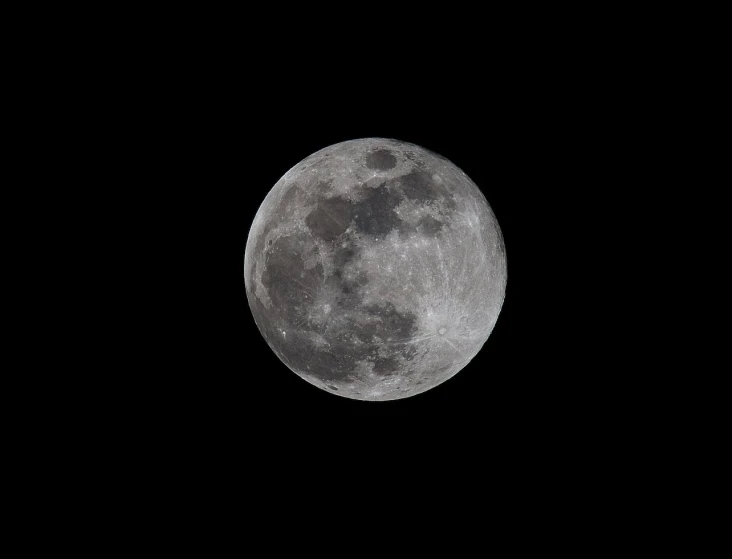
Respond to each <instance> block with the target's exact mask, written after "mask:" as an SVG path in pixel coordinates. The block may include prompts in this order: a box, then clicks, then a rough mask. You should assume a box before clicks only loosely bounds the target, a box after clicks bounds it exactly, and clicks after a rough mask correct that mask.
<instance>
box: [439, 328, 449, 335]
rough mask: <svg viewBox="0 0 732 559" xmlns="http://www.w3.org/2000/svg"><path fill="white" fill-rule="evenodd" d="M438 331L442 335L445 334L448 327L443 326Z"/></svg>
mask: <svg viewBox="0 0 732 559" xmlns="http://www.w3.org/2000/svg"><path fill="white" fill-rule="evenodd" d="M438 332H439V333H440V335H443V334H444V333H445V332H447V328H445V327H442V328H440V329H439V330H438Z"/></svg>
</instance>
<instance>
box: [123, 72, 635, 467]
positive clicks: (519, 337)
mask: <svg viewBox="0 0 732 559" xmlns="http://www.w3.org/2000/svg"><path fill="white" fill-rule="evenodd" d="M242 64H243V63H242ZM182 76H183V77H182V79H181V82H180V84H178V83H177V82H175V85H174V86H171V84H170V82H169V81H166V85H165V87H164V88H163V89H162V91H164V93H160V94H158V97H159V98H155V99H153V100H152V101H150V100H148V101H147V108H146V111H147V112H146V113H145V114H146V115H148V116H149V120H148V121H147V122H146V128H145V134H144V136H145V137H144V139H143V141H142V146H144V148H145V149H144V153H146V154H147V155H146V157H149V158H150V159H151V160H153V161H154V162H155V171H154V172H155V173H156V174H154V175H148V176H147V177H146V181H147V182H143V184H142V186H141V187H140V194H141V196H140V198H141V199H142V200H145V202H144V203H146V204H147V203H148V202H149V206H150V210H149V211H150V213H151V216H152V217H153V218H155V217H156V216H162V217H163V218H164V219H161V221H160V223H161V225H160V229H161V231H160V232H159V233H160V235H159V236H158V238H161V239H162V241H160V243H161V244H160V246H159V247H156V249H155V250H154V251H152V252H153V255H152V256H151V257H150V259H151V266H152V267H153V268H154V269H156V270H162V273H161V275H160V277H159V278H158V277H157V276H155V275H154V274H152V275H153V276H155V277H154V280H153V281H154V282H155V285H156V291H154V292H153V299H154V300H155V302H156V303H155V309H156V311H155V313H153V316H152V318H147V319H146V321H147V322H149V324H148V325H147V327H148V328H152V330H153V331H154V332H155V333H154V335H152V334H151V336H150V339H149V341H148V343H149V344H150V346H151V347H154V348H155V355H156V358H155V360H152V361H147V362H145V363H144V364H143V366H141V368H140V369H139V370H138V371H135V373H134V375H135V377H133V378H136V376H138V375H139V382H141V383H143V384H144V385H145V386H146V389H145V392H144V394H142V395H137V405H139V406H140V409H141V410H142V411H141V414H142V417H149V418H151V421H152V423H153V424H154V425H164V426H167V427H166V429H168V431H167V432H168V433H170V434H171V435H170V436H174V437H183V439H185V438H186V437H191V438H192V439H193V440H195V441H197V444H205V445H211V447H212V449H213V448H215V449H221V448H227V449H229V450H228V451H230V452H232V453H234V454H236V453H237V452H239V449H242V448H250V449H253V451H252V452H253V454H256V455H260V454H267V453H272V454H273V455H275V456H290V454H291V453H294V454H293V457H292V459H293V460H295V459H296V460H298V461H302V460H305V461H306V462H307V460H308V459H309V458H308V456H309V454H311V453H315V454H318V453H321V454H322V456H324V457H327V458H328V459H331V458H332V459H333V460H336V459H338V457H341V456H347V455H349V453H350V456H351V457H353V456H356V455H360V454H361V453H363V452H366V453H367V454H368V452H369V449H373V450H374V452H376V455H378V456H381V458H380V459H379V460H382V459H383V460H384V462H383V464H382V466H383V467H384V468H386V467H387V466H388V461H389V458H388V456H399V455H400V454H402V453H405V452H406V453H417V454H418V455H419V454H420V453H423V454H424V457H425V460H428V461H430V460H431V461H433V463H441V462H443V461H448V462H449V457H450V456H451V455H455V454H456V453H457V454H460V453H467V455H472V453H474V452H483V451H485V449H486V448H494V449H496V450H495V452H503V453H506V452H508V453H521V452H526V450H525V449H526V448H529V449H532V450H531V453H530V454H531V455H532V456H534V455H538V454H541V453H543V452H554V451H556V449H557V448H559V447H561V446H562V445H566V446H565V450H568V449H569V448H570V447H571V448H574V449H577V448H580V447H581V446H582V444H585V442H587V441H591V440H593V439H595V438H596V437H597V433H598V432H599V431H602V430H603V429H606V428H607V426H608V425H609V424H610V423H611V422H612V421H613V416H612V415H610V416H608V415H606V414H605V413H604V412H603V411H601V410H607V409H608V407H609V406H611V399H612V398H611V395H612V394H614V393H616V391H617V385H618V383H622V380H618V378H619V377H617V376H613V375H612V374H609V373H608V370H609V368H610V367H609V365H608V364H607V363H608V359H611V358H612V355H610V354H609V353H608V352H606V351H605V352H602V351H598V350H596V346H597V342H598V340H597V336H596V334H595V326H594V324H595V323H596V322H597V320H598V315H599V314H601V313H607V312H608V309H607V306H608V305H607V303H606V302H605V301H606V299H605V296H606V294H607V291H606V288H604V287H603V288H602V289H600V288H596V287H595V283H594V279H595V278H597V277H599V276H600V275H602V274H605V273H607V271H606V270H604V269H603V268H602V267H598V264H597V255H598V250H600V249H598V245H597V244H596V242H595V240H594V235H595V231H596V229H597V227H596V225H597V224H596V221H597V217H596V216H597V215H598V214H597V212H595V208H598V207H600V206H607V205H608V204H610V205H612V204H613V197H612V193H613V190H612V188H610V186H611V185H610V180H611V173H612V169H610V168H609V167H608V162H607V151H606V147H605V140H606V135H605V134H604V132H603V131H604V130H605V129H607V127H608V126H609V122H610V121H611V120H612V119H613V114H612V110H611V108H608V105H607V104H604V102H602V101H601V100H600V99H599V98H595V97H593V96H592V95H591V94H589V93H588V91H589V89H590V88H591V85H590V84H589V82H588V81H587V78H586V75H585V74H581V73H576V72H571V71H568V72H564V71H562V70H560V69H558V68H556V67H554V66H552V65H551V64H539V63H537V64H536V68H532V67H530V66H526V65H523V66H518V67H509V66H508V65H507V66H506V67H503V68H501V67H497V66H496V65H495V64H494V65H492V66H490V67H488V66H486V67H485V68H483V66H481V65H480V64H479V62H473V63H472V66H470V67H468V68H460V67H456V68H451V67H449V66H446V65H445V64H438V65H436V66H435V68H433V69H432V72H431V73H425V72H424V70H423V69H420V70H419V71H418V72H417V73H416V74H415V73H414V72H412V71H411V70H410V68H409V67H408V65H407V66H405V67H404V69H403V72H402V71H401V70H400V71H399V72H397V73H396V74H392V75H389V76H384V75H381V76H380V75H377V73H375V72H371V73H366V74H364V73H363V72H361V73H350V72H347V71H341V72H339V73H333V72H330V71H329V70H328V69H327V68H326V67H323V66H322V65H321V66H318V65H315V66H312V65H300V66H297V67H296V68H295V67H294V68H289V67H287V66H282V67H275V68H274V69H272V71H271V72H265V71H261V72H260V71H259V70H252V69H251V68H250V67H247V66H246V64H243V65H242V67H235V68H232V67H230V66H227V65H225V64H222V65H221V66H217V65H216V64H215V63H213V64H212V65H211V66H207V65H201V67H200V68H197V73H194V74H186V73H185V72H183V73H182ZM192 76H194V77H192ZM580 91H584V92H585V93H584V94H582V95H580V94H579V93H578V92H580ZM122 118H124V117H122ZM369 136H380V137H388V138H395V139H399V140H403V141H407V142H412V143H415V144H418V145H421V146H423V147H425V148H428V149H430V150H432V151H434V152H437V153H439V154H441V155H443V156H445V157H447V158H448V159H450V160H451V161H452V162H453V163H455V164H456V165H457V166H458V167H460V168H461V169H462V170H463V171H465V172H466V173H467V174H468V176H470V177H471V179H472V180H473V181H474V182H475V183H476V184H477V185H478V186H479V187H480V188H481V189H482V190H483V192H484V193H485V195H486V197H487V199H488V201H489V203H490V205H491V207H492V209H493V211H494V212H495V214H496V216H497V218H498V221H499V223H500V226H501V228H502V231H503V235H504V239H505V243H506V251H507V260H508V285H507V292H506V299H505V303H504V306H503V310H502V312H501V314H500V316H499V319H498V322H497V324H496V327H495V329H494V331H493V333H492V335H491V337H490V339H489V340H488V342H487V343H486V344H485V346H484V347H483V349H482V351H481V352H480V353H479V354H478V355H477V356H476V357H475V358H474V359H473V361H472V362H471V363H470V364H469V365H468V366H467V367H466V368H464V369H463V370H462V371H461V372H460V373H458V374H457V375H456V376H455V377H453V378H452V379H450V380H449V381H447V382H445V383H444V384H443V385H441V386H438V387H437V388H435V389H433V390H430V391H428V392H427V393H424V394H422V395H418V396H416V397H413V398H409V399H405V400H401V401H395V402H381V403H373V402H359V401H353V400H348V399H344V398H341V397H337V396H334V395H331V394H328V393H326V392H324V391H322V390H318V389H316V388H315V387H313V386H311V385H309V384H307V383H306V382H304V381H303V380H301V379H300V378H298V377H297V376H296V375H295V374H294V373H292V372H290V371H289V370H288V369H287V368H286V367H285V366H284V365H283V364H282V363H281V362H280V361H279V360H278V359H277V357H276V356H275V355H274V354H273V353H272V351H271V350H270V349H269V347H268V346H267V344H266V342H265V341H264V339H263V338H262V336H261V334H260V333H259V331H258V330H257V328H256V326H255V323H254V320H253V318H252V316H251V313H250V311H249V308H248V304H247V301H246V295H245V290H244V282H243V257H244V249H245V244H246V240H247V235H248V231H249V227H250V224H251V222H252V219H253V218H254V215H255V213H256V211H257V209H258V207H259V205H260V203H261V202H262V200H263V198H264V197H265V196H266V194H267V192H268V191H269V189H270V188H271V187H272V186H273V185H274V184H275V182H276V181H277V180H278V179H279V178H280V177H281V176H282V175H283V174H284V173H285V172H286V171H287V170H288V169H289V168H291V167H292V166H293V165H294V164H296V163H297V162H299V161H300V160H301V159H303V158H305V157H307V156H308V155H310V154H311V153H313V152H315V151H317V150H319V149H321V148H323V147H326V146H328V145H331V144H334V143H337V142H341V141H344V140H349V139H354V138H362V137H369ZM140 149H142V148H140ZM147 185H153V186H152V187H148V186H147ZM146 196H149V198H146ZM603 215H606V213H604V214H603ZM608 256H609V257H610V258H613V257H614V256H613V255H608ZM157 317H159V322H156V321H157V320H158V318H157ZM620 378H621V379H624V378H625V377H620ZM131 382H132V383H134V380H133V381H131ZM582 441H584V442H582ZM578 445H579V446H578ZM522 449H524V450H522ZM228 451H227V452H228ZM242 452H243V451H242ZM295 455H296V456H297V458H294V456H295ZM237 459H238V458H237ZM326 461H327V460H326Z"/></svg>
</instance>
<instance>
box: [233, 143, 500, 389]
mask: <svg viewBox="0 0 732 559" xmlns="http://www.w3.org/2000/svg"><path fill="white" fill-rule="evenodd" d="M244 283H245V286H246V293H247V299H248V302H249V307H250V309H251V311H252V315H253V316H254V320H255V322H256V324H257V327H258V328H259V330H260V332H261V333H262V336H263V337H264V339H265V340H266V341H267V343H268V344H269V346H270V347H271V348H272V350H273V351H274V353H275V354H276V355H277V356H278V357H279V358H280V360H281V361H282V362H283V363H284V364H285V365H287V367H288V368H289V369H290V370H292V371H293V372H294V373H296V374H297V375H298V376H300V377H301V378H302V379H304V380H306V381H307V382H309V383H310V384H313V385H314V386H317V387H318V388H320V389H322V390H326V391H328V392H330V393H332V394H337V395H339V396H344V397H346V398H353V399H357V400H372V401H373V400H396V399H400V398H407V397H409V396H414V395H415V394H419V393H421V392H425V391H426V390H429V389H431V388H434V387H435V386H437V385H439V384H441V383H443V382H444V381H446V380H447V379H449V378H450V377H452V376H453V375H455V374H456V373H458V371H460V370H461V369H463V368H464V367H465V366H466V365H467V364H468V363H469V362H470V360H471V359H472V358H473V357H475V355H476V354H477V353H478V352H479V351H480V349H481V347H482V346H483V344H484V343H485V342H486V340H487V339H488V337H489V336H490V333H491V331H492V330H493V327H494V326H495V324H496V320H497V319H498V314H499V313H500V311H501V306H502V305H503V299H504V295H505V291H506V250H505V246H504V242H503V235H502V233H501V229H500V227H499V226H498V221H497V220H496V217H495V215H494V214H493V211H492V210H491V208H490V206H489V205H488V202H487V201H486V198H485V196H484V195H483V193H482V192H481V191H480V190H479V189H478V187H477V186H476V185H475V184H474V183H473V181H471V180H470V178H469V177H468V176H467V175H466V174H465V173H464V172H463V171H461V170H460V169H459V168H458V167H456V166H455V165H454V164H453V163H451V162H450V161H448V160H447V159H445V158H444V157H441V156H440V155H437V154H436V153H433V152H431V151H429V150H427V149H425V148H422V147H420V146H417V145H414V144H409V143H405V142H400V141H397V140H390V139H383V138H366V139H359V140H351V141H347V142H342V143H339V144H336V145H332V146H329V147H327V148H324V149H322V150H320V151H318V152H316V153H314V154H312V155H310V156H309V157H307V158H305V159H304V160H302V161H301V162H300V163H298V164H297V165H295V166H294V167H293V168H292V169H290V170H289V171H288V172H287V173H286V174H285V175H284V176H283V177H282V178H281V179H280V180H279V181H278V182H277V183H276V184H275V185H274V187H273V188H272V190H271V191H270V192H269V194H268V195H267V196H266V197H265V199H264V201H263V202H262V205H261V206H260V208H259V211H258V212H257V214H256V216H255V218H254V222H253V223H252V226H251V229H250V231H249V237H248V239H247V245H246V253H245V256H244Z"/></svg>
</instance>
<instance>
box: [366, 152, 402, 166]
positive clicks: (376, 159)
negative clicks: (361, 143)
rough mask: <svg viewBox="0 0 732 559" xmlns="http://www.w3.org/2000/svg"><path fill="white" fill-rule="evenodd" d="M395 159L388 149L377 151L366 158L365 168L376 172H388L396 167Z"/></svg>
mask: <svg viewBox="0 0 732 559" xmlns="http://www.w3.org/2000/svg"><path fill="white" fill-rule="evenodd" d="M396 164H397V159H396V157H394V154H393V153H391V152H390V151H389V150H388V149H379V150H376V151H374V152H371V153H369V154H368V155H367V156H366V166H367V167H368V168H369V169H375V170H377V171H388V170H389V169H393V168H394V167H396Z"/></svg>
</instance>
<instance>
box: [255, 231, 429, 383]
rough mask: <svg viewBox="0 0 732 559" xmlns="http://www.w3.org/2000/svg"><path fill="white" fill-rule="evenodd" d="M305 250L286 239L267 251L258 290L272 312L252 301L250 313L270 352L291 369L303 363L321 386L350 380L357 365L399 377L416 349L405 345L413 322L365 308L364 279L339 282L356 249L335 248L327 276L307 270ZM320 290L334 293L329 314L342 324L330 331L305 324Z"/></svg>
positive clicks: (381, 308)
mask: <svg viewBox="0 0 732 559" xmlns="http://www.w3.org/2000/svg"><path fill="white" fill-rule="evenodd" d="M304 245H305V242H304V240H303V239H298V238H296V237H294V236H292V235H287V236H284V237H280V238H278V239H277V240H276V241H275V242H274V243H273V244H272V245H271V246H269V247H267V249H266V258H265V267H264V271H263V273H262V285H263V286H264V287H265V288H266V289H267V293H268V294H269V298H270V300H271V302H272V308H271V309H269V310H267V309H265V308H264V306H263V305H262V304H261V302H260V301H259V299H258V298H254V305H253V309H252V311H253V313H254V315H255V319H256V320H257V323H258V324H259V325H260V326H261V327H262V328H263V329H264V330H265V333H266V336H265V338H266V339H267V341H268V342H269V343H270V345H271V346H272V348H273V349H274V350H275V352H276V353H277V354H278V355H279V356H280V357H281V358H282V359H283V360H284V361H285V363H288V364H289V365H290V366H293V365H295V364H299V363H304V362H307V363H308V366H309V368H308V370H307V371H302V370H301V372H302V373H303V374H310V375H312V376H314V377H317V378H319V379H321V380H323V381H334V380H338V381H347V380H349V379H350V378H352V376H353V375H354V373H355V372H356V371H355V367H356V364H357V362H358V361H371V362H373V364H374V366H373V372H374V373H376V374H379V375H389V374H392V373H394V372H395V371H397V370H398V369H399V367H400V363H401V361H405V360H410V359H411V358H412V357H413V356H414V349H413V348H412V346H410V345H409V344H406V343H405V342H407V341H409V340H410V339H411V337H412V336H413V334H414V333H415V332H416V322H417V317H416V316H415V315H414V314H412V313H405V312H399V311H397V309H396V307H395V306H394V305H393V304H392V303H390V302H385V303H384V304H383V305H364V304H363V298H362V297H361V295H360V294H359V289H360V288H361V287H363V286H364V285H366V282H367V280H366V274H365V273H362V274H357V275H356V277H355V279H351V280H346V279H343V277H342V266H343V265H345V264H346V263H348V262H351V261H353V260H354V259H356V258H357V256H358V253H359V250H358V248H357V247H356V246H354V245H349V244H346V246H345V247H343V246H339V247H338V248H334V250H333V251H334V255H335V258H334V260H335V262H338V263H340V264H341V266H340V267H337V268H336V270H335V271H334V273H333V274H331V275H328V276H325V275H324V272H323V267H322V266H321V265H320V264H317V265H316V266H314V267H313V268H310V269H308V268H306V267H305V262H304V261H303V258H302V256H301V255H302V253H303V251H304ZM319 290H327V291H328V292H329V293H336V297H335V301H336V308H334V309H333V310H332V311H331V312H332V313H333V316H334V320H336V319H337V320H339V321H341V323H340V325H339V327H338V328H337V329H334V330H333V331H331V330H330V329H329V327H328V322H327V321H325V322H323V323H309V322H307V320H308V313H309V311H310V310H311V309H312V306H313V302H314V300H316V299H318V292H319ZM283 331H284V332H285V333H286V335H283V334H282V332H283ZM313 332H315V333H317V334H319V335H320V336H322V337H323V339H324V340H325V341H326V345H323V344H316V343H315V342H314V340H313V338H312V336H311V333H313ZM387 340H388V342H387V345H385V344H384V342H385V341H387ZM385 347H386V348H387V349H386V350H385V349H384V348H385ZM295 368H299V367H295Z"/></svg>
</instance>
